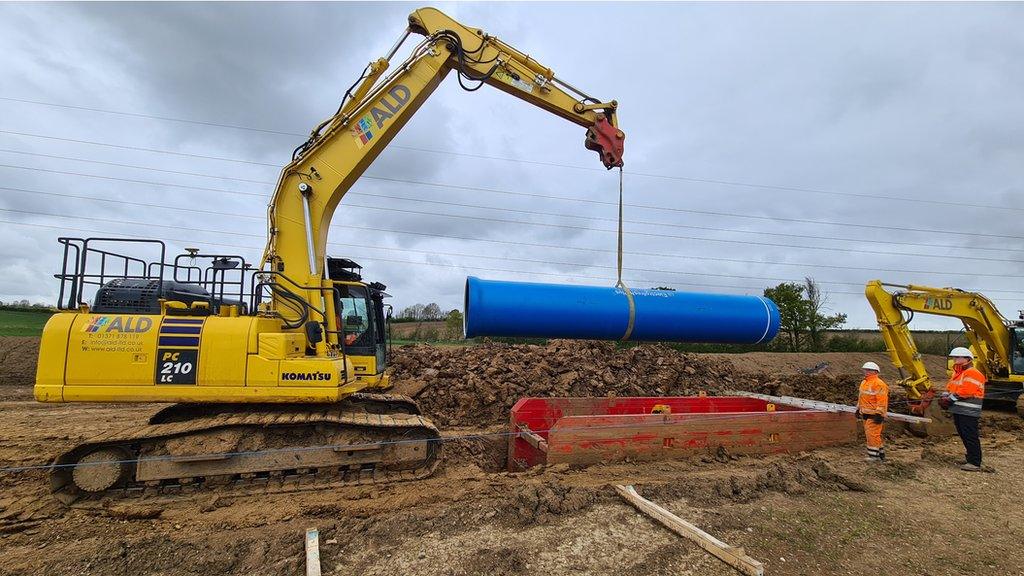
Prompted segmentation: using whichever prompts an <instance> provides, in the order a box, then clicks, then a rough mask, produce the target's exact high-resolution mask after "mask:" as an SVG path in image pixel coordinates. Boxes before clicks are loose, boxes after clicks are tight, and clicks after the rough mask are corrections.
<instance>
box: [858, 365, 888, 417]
mask: <svg viewBox="0 0 1024 576" xmlns="http://www.w3.org/2000/svg"><path fill="white" fill-rule="evenodd" d="M857 409H858V410H860V413H861V414H881V415H883V416H885V413H886V412H888V411H889V386H888V385H887V384H886V383H885V381H884V380H882V379H881V378H879V377H878V374H872V375H871V376H868V377H867V378H865V379H864V380H863V381H861V383H860V397H859V398H858V399H857Z"/></svg>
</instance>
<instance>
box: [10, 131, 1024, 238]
mask: <svg viewBox="0 0 1024 576" xmlns="http://www.w3.org/2000/svg"><path fill="white" fill-rule="evenodd" d="M0 134H13V135H17V136H27V137H32V138H43V139H49V140H57V141H65V142H75V143H81V144H90V145H96V146H104V147H110V148H116V149H122V150H137V151H144V152H154V153H158V154H168V155H173V156H182V157H188V158H201V159H206V160H217V161H224V162H237V163H243V164H253V165H258V166H268V167H272V168H280V167H281V165H278V164H270V163H265V162H255V161H250V160H242V159H236V158H225V157H220V156H206V155H202V154H190V153H184V152H175V151H171V150H159V149H155V148H142V147H138V146H121V145H117V144H110V143H105V142H95V141H90V140H76V139H71V138H58V137H55V136H44V135H39V134H29V133H26V132H13V131H9V130H0ZM362 178H366V179H370V180H380V181H385V182H396V183H402V184H414V185H417V186H431V187H438V188H450V189H455V190H467V191H473V192H493V193H496V194H510V195H515V196H524V197H530V198H538V199H542V200H560V201H567V202H581V203H587V204H601V205H609V206H618V204H617V203H616V202H610V201H603V200H595V199H591V198H573V197H567V196H552V195H545V194H531V193H527V192H518V191H509V190H500V189H496V188H485V187H479V186H464V185H458V184H445V183H440V182H429V181H420V180H409V179H402V178H388V177H383V176H374V175H365V174H364V175H363V176H362ZM625 206H626V207H629V208H641V209H645V210H661V211H669V212H678V213H686V214H697V215H701V216H718V217H726V218H745V219H751V220H766V221H771V222H792V223H795V224H810V225H816V226H842V227H849V228H857V229H861V230H863V229H869V230H890V231H894V232H899V233H906V232H920V233H928V234H946V235H953V236H966V237H972V238H1003V239H1013V240H1024V236H1013V235H1007V234H991V233H985V232H974V231H971V232H968V231H956V230H948V229H938V228H914V227H910V226H884V225H879V224H871V223H867V222H836V221H832V220H814V219H810V218H787V217H783V216H764V215H757V214H743V213H737V212H722V211H709V210H695V209H689V208H677V207H670V206H654V205H649V204H635V203H627V204H625Z"/></svg>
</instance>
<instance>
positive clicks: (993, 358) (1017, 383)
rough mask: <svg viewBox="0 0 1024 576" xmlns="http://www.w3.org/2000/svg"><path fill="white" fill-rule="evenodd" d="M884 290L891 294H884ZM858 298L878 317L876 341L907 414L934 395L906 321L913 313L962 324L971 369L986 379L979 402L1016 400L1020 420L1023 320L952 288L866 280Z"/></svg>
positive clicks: (1023, 406) (921, 410) (925, 407)
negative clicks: (892, 369)
mask: <svg viewBox="0 0 1024 576" xmlns="http://www.w3.org/2000/svg"><path fill="white" fill-rule="evenodd" d="M887 287H888V288H895V289H896V290H894V291H892V292H890V291H888V290H886V288H887ZM864 294H865V296H866V297H867V299H868V302H869V303H870V304H871V308H872V309H874V311H875V315H876V316H877V318H878V327H879V329H880V330H881V332H882V339H883V340H884V341H885V347H886V349H887V350H888V351H889V356H890V358H891V359H892V363H893V365H894V366H895V367H896V369H897V370H899V373H900V381H899V384H900V385H901V386H903V388H904V389H906V391H907V398H908V400H909V401H910V402H911V410H912V412H914V413H917V414H924V413H925V411H926V410H928V409H929V407H930V405H931V401H932V398H933V397H934V395H935V391H934V389H933V388H932V383H931V380H930V377H929V375H928V371H927V370H926V369H925V366H924V362H923V361H922V359H921V354H920V353H919V352H918V350H917V345H916V344H915V343H914V337H913V335H912V334H911V332H910V327H909V323H910V321H911V320H912V319H913V317H914V315H915V314H934V315H937V316H948V317H951V318H957V319H959V320H960V321H961V322H963V325H964V334H965V335H966V337H967V340H968V342H969V343H970V349H971V352H972V353H973V354H974V357H975V361H974V364H975V367H977V368H978V370H981V372H982V373H983V374H985V376H986V377H987V378H988V383H987V384H986V385H985V398H986V399H989V400H996V401H1001V402H1013V401H1016V403H1017V412H1018V413H1020V414H1021V416H1024V395H1022V394H1021V392H1022V391H1024V321H1015V322H1011V321H1010V320H1007V319H1006V317H1005V316H1003V315H1002V314H1001V313H1000V312H999V310H998V309H997V308H996V306H995V304H993V303H992V301H991V300H989V299H988V298H986V297H985V296H983V295H982V294H978V293H977V292H968V291H965V290H960V289H957V288H933V287H931V286H919V285H914V284H911V285H899V284H886V283H884V282H882V281H881V280H872V281H870V282H868V283H867V286H866V287H865V289H864ZM904 370H906V372H904Z"/></svg>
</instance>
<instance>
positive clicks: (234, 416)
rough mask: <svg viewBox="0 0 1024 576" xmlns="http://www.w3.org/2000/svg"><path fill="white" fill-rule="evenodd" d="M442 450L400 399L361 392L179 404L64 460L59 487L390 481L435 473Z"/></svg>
mask: <svg viewBox="0 0 1024 576" xmlns="http://www.w3.org/2000/svg"><path fill="white" fill-rule="evenodd" d="M439 452H440V434H439V433H438V430H437V428H435V427H434V425H433V424H431V423H430V421H429V420H426V419H424V418H423V417H422V416H420V415H419V413H418V409H417V408H416V405H415V403H414V402H413V401H412V400H411V399H409V398H406V397H402V396H390V395H382V394H356V395H354V396H351V397H349V398H348V399H346V400H345V401H344V402H342V403H340V404H336V405H330V406H322V407H320V406H309V405H301V404H257V405H245V406H240V405H236V404H203V405H188V404H181V405H173V406H170V407H168V408H165V409H163V410H161V411H159V412H157V413H156V414H154V415H153V417H151V418H150V420H149V422H148V423H146V424H141V425H137V426H132V427H128V428H125V429H122V430H119V431H116V432H113V433H110V434H107V435H104V436H101V437H97V438H92V439H90V440H89V441H88V442H85V443H82V444H79V445H78V446H76V447H74V448H73V449H72V450H70V451H68V452H65V453H64V454H61V455H60V456H58V457H57V459H56V460H55V461H54V465H55V468H54V472H53V474H52V475H51V487H52V489H53V491H54V493H55V494H57V496H58V498H60V499H61V500H62V501H63V502H65V503H71V502H74V501H76V500H79V499H81V498H89V499H95V498H102V497H110V496H128V495H133V494H140V495H141V494H146V495H152V494H175V493H180V492H182V491H199V490H203V489H205V488H214V487H216V488H218V489H223V488H236V489H243V490H245V489H258V490H260V491H267V490H271V491H272V490H274V489H275V488H280V489H285V488H287V487H289V486H296V485H303V486H309V485H316V486H317V487H320V486H340V485H346V484H361V483H369V482H372V483H382V482H389V481H395V480H412V479H417V478H423V477H427V476H429V475H430V474H431V473H432V472H433V470H434V468H435V467H436V466H437V463H438V455H439Z"/></svg>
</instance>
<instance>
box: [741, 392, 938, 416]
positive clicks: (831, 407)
mask: <svg viewBox="0 0 1024 576" xmlns="http://www.w3.org/2000/svg"><path fill="white" fill-rule="evenodd" d="M726 394H733V395H735V396H746V397H747V398H757V399H758V400H767V401H768V402H774V403H776V404H787V405H789V406H799V407H800V408H811V409H814V410H825V411H828V412H848V413H850V414H853V413H854V412H856V411H857V407H856V406H847V405H846V404H833V403H832V402H822V401H820V400H808V399H806V398H795V397H793V396H769V395H768V394H757V393H755V392H742V391H738V390H729V391H727V392H726ZM885 417H886V418H888V419H889V420H894V421H898V422H909V423H911V424H927V423H929V422H931V421H932V419H931V418H922V417H920V416H911V415H909V414H898V413H896V412H888V413H886V415H885Z"/></svg>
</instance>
